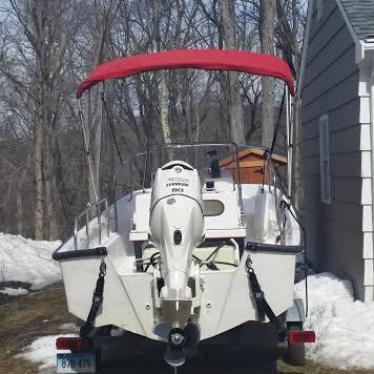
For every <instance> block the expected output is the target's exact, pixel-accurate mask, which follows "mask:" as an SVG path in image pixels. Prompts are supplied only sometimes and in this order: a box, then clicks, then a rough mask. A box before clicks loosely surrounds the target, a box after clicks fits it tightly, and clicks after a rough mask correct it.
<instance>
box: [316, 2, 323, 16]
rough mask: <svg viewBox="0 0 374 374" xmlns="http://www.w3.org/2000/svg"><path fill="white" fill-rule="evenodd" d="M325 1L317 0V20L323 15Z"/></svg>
mask: <svg viewBox="0 0 374 374" xmlns="http://www.w3.org/2000/svg"><path fill="white" fill-rule="evenodd" d="M323 1H324V0H317V20H318V21H320V20H321V19H322V17H323Z"/></svg>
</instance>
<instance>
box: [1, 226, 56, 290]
mask: <svg viewBox="0 0 374 374" xmlns="http://www.w3.org/2000/svg"><path fill="white" fill-rule="evenodd" d="M60 244H61V243H60V242H59V241H56V242H48V241H35V240H31V239H25V238H23V237H22V236H20V235H10V234H3V233H0V281H20V282H27V283H31V284H32V287H31V288H32V289H33V290H38V289H41V288H43V287H45V286H47V285H49V284H52V283H54V282H56V281H58V280H60V279H61V273H60V267H59V265H58V263H57V262H56V261H54V260H52V253H53V251H54V250H55V249H56V248H57V247H58V246H59V245H60Z"/></svg>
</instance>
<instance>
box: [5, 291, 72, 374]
mask: <svg viewBox="0 0 374 374" xmlns="http://www.w3.org/2000/svg"><path fill="white" fill-rule="evenodd" d="M72 319H73V317H72V316H71V315H69V314H68V312H67V309H66V302H65V296H64V290H63V287H62V285H61V284H56V285H53V286H51V287H48V288H47V289H45V290H43V291H38V292H32V293H30V294H28V295H26V296H23V297H21V298H19V299H17V300H16V301H14V302H12V303H8V304H5V305H2V306H0V362H1V367H0V373H1V374H35V373H37V372H38V365H35V364H33V363H30V362H29V361H26V360H22V359H16V358H15V357H14V356H15V355H17V354H18V353H20V352H21V351H22V349H24V348H25V347H27V346H28V345H29V344H31V343H32V341H33V340H34V339H35V338H37V337H40V336H43V335H55V334H60V333H64V331H63V330H61V329H59V328H58V326H59V325H61V324H62V323H66V322H69V321H72Z"/></svg>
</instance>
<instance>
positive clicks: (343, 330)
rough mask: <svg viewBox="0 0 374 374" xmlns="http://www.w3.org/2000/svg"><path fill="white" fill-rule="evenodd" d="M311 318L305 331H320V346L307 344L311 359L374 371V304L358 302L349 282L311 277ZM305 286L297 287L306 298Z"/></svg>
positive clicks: (328, 277) (329, 276) (318, 340)
mask: <svg viewBox="0 0 374 374" xmlns="http://www.w3.org/2000/svg"><path fill="white" fill-rule="evenodd" d="M308 285H309V316H308V318H307V320H306V321H305V324H304V328H305V329H306V330H308V329H311V330H314V331H315V332H316V336H317V342H316V344H312V345H307V357H308V358H309V359H310V360H312V361H315V362H317V363H319V364H321V365H323V366H327V367H333V368H337V369H342V370H352V369H373V368H374V302H371V303H363V302H361V301H354V298H353V289H352V285H351V283H350V282H349V281H346V280H341V279H338V278H336V277H335V276H334V275H332V274H329V273H322V274H317V275H312V276H310V277H308ZM304 292H305V286H304V282H303V281H301V282H299V283H298V284H296V286H295V294H296V296H297V297H299V298H302V299H304Z"/></svg>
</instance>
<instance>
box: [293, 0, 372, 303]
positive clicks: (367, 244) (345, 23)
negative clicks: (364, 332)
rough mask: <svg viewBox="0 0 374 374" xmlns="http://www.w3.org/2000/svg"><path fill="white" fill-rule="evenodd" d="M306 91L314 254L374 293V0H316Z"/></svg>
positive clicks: (307, 201) (318, 262) (302, 86)
mask: <svg viewBox="0 0 374 374" xmlns="http://www.w3.org/2000/svg"><path fill="white" fill-rule="evenodd" d="M298 99H299V100H301V101H300V105H301V133H302V143H301V145H302V147H301V148H302V168H303V178H304V196H305V197H304V207H303V208H304V209H303V213H304V221H305V226H306V229H307V233H308V248H309V253H310V259H311V262H312V263H313V265H314V266H315V267H316V268H317V270H319V271H331V272H333V273H335V274H336V275H338V276H340V277H344V278H348V279H350V280H352V281H353V285H354V289H355V292H356V296H357V297H358V298H360V299H361V300H365V301H371V300H374V250H373V215H374V209H373V201H374V199H373V196H374V195H373V194H374V189H373V182H374V162H373V161H374V146H373V145H374V127H373V126H374V0H310V1H309V8H308V16H307V26H306V31H305V37H304V49H303V56H302V67H301V74H300V81H299V86H298Z"/></svg>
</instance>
